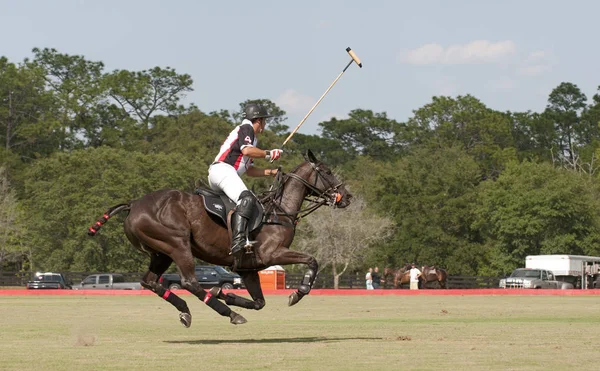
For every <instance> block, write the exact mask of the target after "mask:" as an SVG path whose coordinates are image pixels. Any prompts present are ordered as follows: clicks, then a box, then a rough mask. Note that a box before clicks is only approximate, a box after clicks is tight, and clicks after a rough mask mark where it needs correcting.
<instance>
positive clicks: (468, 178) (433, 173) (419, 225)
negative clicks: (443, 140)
mask: <svg viewBox="0 0 600 371" xmlns="http://www.w3.org/2000/svg"><path fill="white" fill-rule="evenodd" d="M391 166H392V167H393V169H394V170H393V171H386V172H384V173H383V174H380V175H379V176H378V177H377V178H376V179H375V180H374V181H373V183H374V185H373V187H374V191H373V192H374V194H373V196H371V197H372V198H373V199H375V200H377V204H376V205H377V208H378V210H380V212H383V213H386V214H390V215H392V216H393V218H394V221H395V223H396V225H397V227H398V229H397V233H396V234H395V236H394V240H393V241H392V242H391V244H390V246H387V247H383V248H382V249H381V250H376V251H373V254H374V255H375V256H376V258H377V260H378V261H383V262H385V263H386V264H393V265H396V266H400V265H403V264H404V263H406V262H413V261H414V262H417V263H418V264H426V265H437V266H442V267H445V268H447V269H448V270H449V271H450V272H452V274H475V273H476V272H478V270H479V269H480V267H481V265H482V264H485V262H484V261H483V260H482V259H481V258H480V257H481V255H482V254H481V250H480V248H481V245H480V239H479V236H478V234H477V233H476V232H475V231H474V230H472V228H471V227H470V225H471V223H472V220H473V217H474V216H473V213H472V211H471V207H472V204H473V203H474V200H475V195H476V187H477V185H478V184H479V182H480V181H481V177H480V170H479V167H478V165H477V163H476V162H475V161H474V160H473V158H472V157H470V156H469V155H468V154H466V153H465V152H464V150H463V149H462V148H460V147H453V148H440V149H420V150H418V151H415V152H414V153H412V154H410V155H407V156H405V157H403V158H401V159H399V160H397V161H396V162H395V163H393V164H392V165H391Z"/></svg>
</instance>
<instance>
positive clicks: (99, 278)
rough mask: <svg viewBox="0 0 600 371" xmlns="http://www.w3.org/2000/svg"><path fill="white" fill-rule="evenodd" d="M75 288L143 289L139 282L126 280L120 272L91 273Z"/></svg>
mask: <svg viewBox="0 0 600 371" xmlns="http://www.w3.org/2000/svg"><path fill="white" fill-rule="evenodd" d="M73 289H74V290H141V289H142V285H141V284H140V283H139V282H125V277H124V276H123V275H122V274H119V273H101V274H91V275H89V276H87V277H86V278H84V279H83V281H81V283H80V284H79V285H75V286H74V287H73Z"/></svg>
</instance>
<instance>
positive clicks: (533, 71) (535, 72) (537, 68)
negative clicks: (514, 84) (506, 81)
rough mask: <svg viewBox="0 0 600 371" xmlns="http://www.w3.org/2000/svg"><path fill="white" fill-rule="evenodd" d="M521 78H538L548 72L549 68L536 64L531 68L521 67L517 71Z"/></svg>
mask: <svg viewBox="0 0 600 371" xmlns="http://www.w3.org/2000/svg"><path fill="white" fill-rule="evenodd" d="M517 71H518V72H519V74H520V75H523V76H531V77H533V76H539V75H543V74H544V73H546V72H548V71H550V66H547V65H544V64H536V65H533V66H522V67H519V69H518V70H517Z"/></svg>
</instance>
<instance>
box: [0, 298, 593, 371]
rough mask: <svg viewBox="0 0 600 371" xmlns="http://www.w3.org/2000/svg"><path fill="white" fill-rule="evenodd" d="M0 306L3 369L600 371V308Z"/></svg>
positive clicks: (24, 302)
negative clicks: (223, 313)
mask: <svg viewBox="0 0 600 371" xmlns="http://www.w3.org/2000/svg"><path fill="white" fill-rule="evenodd" d="M183 298H184V299H185V300H186V301H187V302H188V305H189V307H190V310H191V311H192V316H193V322H192V327H191V328H189V329H186V328H184V327H183V326H181V325H180V324H179V320H178V312H177V310H176V309H175V308H173V307H171V306H170V305H169V304H168V303H166V302H164V301H162V300H161V299H159V298H157V297H151V296H150V297H146V296H139V297H138V296H135V297H108V296H107V297H103V296H90V297H84V296H81V297H80V296H65V297H51V296H16V297H0V331H1V332H0V370H35V371H45V370H94V371H95V370H127V371H133V370H144V369H147V370H168V371H174V370H219V369H224V370H236V371H237V370H361V371H365V370H377V371H379V370H436V371H441V370H567V369H582V368H590V369H592V368H594V369H595V368H597V366H598V363H597V362H598V361H600V351H599V347H600V298H599V297H552V296H548V297H546V296H531V297H528V296H524V297H514V296H497V297H494V296H462V297H461V296H312V297H311V296H308V297H305V298H304V299H303V300H302V301H301V302H300V303H299V304H297V305H296V306H295V307H291V308H290V307H287V297H285V296H270V297H267V306H266V307H265V308H264V309H263V310H261V311H258V312H256V311H249V310H243V309H239V310H238V312H239V313H241V314H242V315H244V316H245V317H246V319H248V323H247V324H244V325H240V326H234V325H231V324H229V319H228V318H224V317H220V316H218V315H217V314H216V313H215V312H213V311H212V310H210V309H209V308H207V307H206V306H205V305H204V304H203V303H201V302H200V301H198V300H196V299H193V297H191V296H183Z"/></svg>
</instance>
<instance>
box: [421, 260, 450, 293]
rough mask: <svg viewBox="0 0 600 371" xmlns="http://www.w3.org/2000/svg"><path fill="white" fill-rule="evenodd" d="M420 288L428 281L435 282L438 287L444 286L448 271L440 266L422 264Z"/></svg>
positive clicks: (443, 287)
mask: <svg viewBox="0 0 600 371" xmlns="http://www.w3.org/2000/svg"><path fill="white" fill-rule="evenodd" d="M420 279H421V288H422V289H426V288H427V284H428V283H429V282H437V283H438V284H439V285H440V288H442V289H445V288H446V281H447V280H448V272H446V270H445V269H442V268H436V267H435V266H431V267H428V266H426V265H425V266H423V267H422V268H421V277H420Z"/></svg>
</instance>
